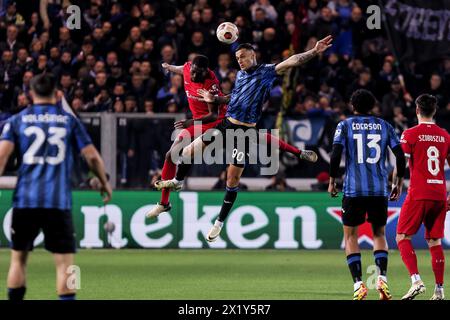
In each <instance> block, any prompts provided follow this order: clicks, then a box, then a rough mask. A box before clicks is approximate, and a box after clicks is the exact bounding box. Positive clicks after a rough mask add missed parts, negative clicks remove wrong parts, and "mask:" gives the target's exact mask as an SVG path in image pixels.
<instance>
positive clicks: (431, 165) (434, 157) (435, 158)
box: [427, 146, 440, 176]
mask: <svg viewBox="0 0 450 320" xmlns="http://www.w3.org/2000/svg"><path fill="white" fill-rule="evenodd" d="M427 157H428V162H427V163H428V171H429V172H430V173H431V174H432V175H433V176H437V175H438V173H439V170H440V169H439V149H438V148H436V147H435V146H431V147H429V148H428V149H427Z"/></svg>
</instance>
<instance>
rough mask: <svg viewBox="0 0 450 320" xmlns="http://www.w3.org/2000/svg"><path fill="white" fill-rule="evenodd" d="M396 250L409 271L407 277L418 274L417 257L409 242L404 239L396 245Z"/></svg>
mask: <svg viewBox="0 0 450 320" xmlns="http://www.w3.org/2000/svg"><path fill="white" fill-rule="evenodd" d="M398 250H399V251H400V255H401V256H402V260H403V263H404V264H405V266H406V268H407V269H408V271H409V275H411V276H412V275H413V274H419V269H418V268H417V257H416V252H415V251H414V248H413V246H412V243H411V240H409V239H404V240H402V241H400V242H399V243H398Z"/></svg>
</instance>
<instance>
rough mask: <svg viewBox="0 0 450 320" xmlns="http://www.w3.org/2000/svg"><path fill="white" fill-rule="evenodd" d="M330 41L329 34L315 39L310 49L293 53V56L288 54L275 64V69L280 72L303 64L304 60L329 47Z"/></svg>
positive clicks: (331, 39) (306, 60)
mask: <svg viewBox="0 0 450 320" xmlns="http://www.w3.org/2000/svg"><path fill="white" fill-rule="evenodd" d="M332 41H333V38H332V37H331V36H327V37H325V38H323V39H322V40H319V41H317V43H316V45H315V46H314V48H312V49H311V50H308V51H306V52H303V53H299V54H294V55H293V56H290V57H289V58H287V59H286V60H284V61H283V62H280V63H279V64H277V65H276V66H275V71H276V72H277V73H278V74H282V73H283V72H285V71H286V70H288V69H290V68H294V67H298V66H301V65H302V64H305V63H306V62H308V61H309V60H311V59H312V58H314V57H315V56H317V55H318V54H320V53H322V52H324V51H325V50H327V49H328V48H330V47H331V42H332Z"/></svg>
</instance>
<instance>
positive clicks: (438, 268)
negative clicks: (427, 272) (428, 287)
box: [430, 245, 445, 286]
mask: <svg viewBox="0 0 450 320" xmlns="http://www.w3.org/2000/svg"><path fill="white" fill-rule="evenodd" d="M430 253H431V266H432V268H433V273H434V278H435V279H436V285H438V286H442V285H443V284H444V266H445V257H444V251H443V250H442V245H438V246H433V247H431V248H430Z"/></svg>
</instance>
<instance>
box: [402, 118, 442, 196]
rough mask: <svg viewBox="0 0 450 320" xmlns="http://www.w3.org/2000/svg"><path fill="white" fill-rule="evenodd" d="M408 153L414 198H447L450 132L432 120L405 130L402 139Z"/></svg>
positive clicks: (406, 153) (411, 192)
mask: <svg viewBox="0 0 450 320" xmlns="http://www.w3.org/2000/svg"><path fill="white" fill-rule="evenodd" d="M400 142H401V144H402V148H403V151H404V152H405V155H406V156H409V167H410V173H411V180H410V185H409V190H408V193H409V196H410V197H411V199H413V200H440V201H442V200H444V201H445V199H446V195H447V188H446V182H445V172H444V165H445V161H446V160H447V157H448V156H449V155H450V135H449V134H448V132H447V131H446V130H444V129H442V128H440V127H439V126H437V125H436V124H434V123H432V122H424V123H421V124H419V125H417V126H415V127H413V128H410V129H408V130H405V131H404V132H403V135H402V137H401V140H400Z"/></svg>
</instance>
